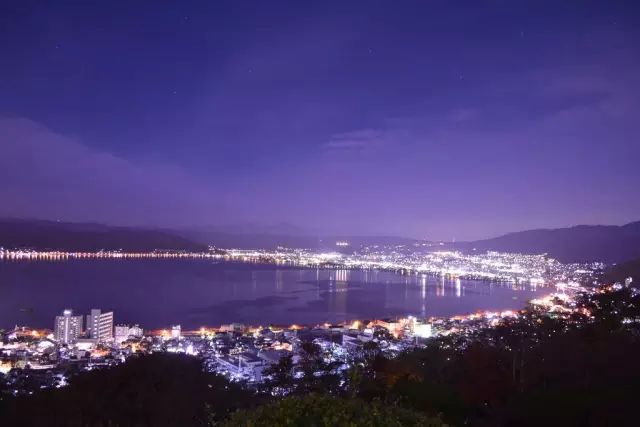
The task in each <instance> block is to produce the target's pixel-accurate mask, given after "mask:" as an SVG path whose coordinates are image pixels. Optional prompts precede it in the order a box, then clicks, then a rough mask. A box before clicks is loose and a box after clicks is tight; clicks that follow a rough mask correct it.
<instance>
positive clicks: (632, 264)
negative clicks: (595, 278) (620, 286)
mask: <svg viewBox="0 0 640 427" xmlns="http://www.w3.org/2000/svg"><path fill="white" fill-rule="evenodd" d="M627 277H631V278H633V281H634V282H633V286H636V287H638V286H640V258H636V259H633V260H631V261H627V262H623V263H621V264H616V265H614V266H611V267H609V268H608V269H607V270H605V272H604V275H603V277H602V278H603V280H604V281H605V282H620V283H622V282H624V280H625V279H626V278H627Z"/></svg>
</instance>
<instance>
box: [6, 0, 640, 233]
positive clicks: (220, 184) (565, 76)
mask: <svg viewBox="0 0 640 427" xmlns="http://www.w3.org/2000/svg"><path fill="white" fill-rule="evenodd" d="M0 4H1V5H0V53H1V56H0V216H11V217H31V218H44V219H53V220H65V221H97V222H103V223H109V224H120V225H146V226H163V227H213V226H223V227H225V226H230V227H231V226H234V227H238V226H242V225H243V224H258V225H265V226H270V225H274V224H280V223H287V224H293V225H295V226H297V227H300V228H302V229H304V230H309V231H310V232H313V233H350V234H385V235H389V234H396V235H404V236H412V237H426V238H432V239H446V240H450V239H452V238H456V239H473V238H481V237H488V236H493V235H496V234H500V233H503V232H507V231H515V230H521V229H527V228H537V227H556V226H567V225H575V224H580V223H590V224H594V223H601V224H622V223H625V222H629V221H632V220H638V219H640V167H639V164H640V141H639V135H640V6H638V5H637V2H634V1H629V2H623V1H615V2H614V1H599V2H591V1H558V0H555V1H538V0H535V1H518V0H513V1H468V2H463V1H459V2H453V1H427V0H424V1H416V2H411V1H373V0H367V1H344V0H341V1H336V2H332V1H319V2H306V1H300V0H295V1H289V2H283V1H255V2H251V1H238V0H234V1H202V2H195V1H192V2H189V1H180V2H178V1H176V2H165V1H158V0H156V1H148V2H147V1H138V0H136V1H122V2H120V1H73V2H72V1H64V2H63V1H48V2H44V1H42V2H31V1H25V0H9V1H2V2H0Z"/></svg>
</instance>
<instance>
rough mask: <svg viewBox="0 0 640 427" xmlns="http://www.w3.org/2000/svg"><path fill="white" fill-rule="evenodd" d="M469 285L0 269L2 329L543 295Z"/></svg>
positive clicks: (350, 276) (211, 267)
mask: <svg viewBox="0 0 640 427" xmlns="http://www.w3.org/2000/svg"><path fill="white" fill-rule="evenodd" d="M547 291H548V290H547V289H540V288H538V289H537V290H536V289H533V288H530V287H528V286H524V287H520V288H517V287H514V286H512V285H510V284H495V283H486V282H480V281H468V280H457V281H456V280H443V279H440V278H435V277H423V276H402V275H399V274H395V273H390V272H376V271H362V270H326V269H300V268H293V267H281V266H276V265H261V264H240V263H225V262H216V261H211V260H113V259H107V260H99V259H96V260H68V261H56V262H45V261H0V328H3V327H4V328H7V327H10V326H13V325H15V324H18V325H30V326H36V327H48V328H51V327H53V318H54V316H55V315H57V314H58V313H59V312H60V311H62V310H63V309H64V308H72V309H73V310H74V311H75V312H77V313H80V314H86V313H87V312H88V311H89V309H90V308H92V307H96V308H102V309H104V310H114V311H115V321H116V323H139V324H140V325H141V326H142V327H144V328H162V327H166V326H168V325H171V324H177V323H180V324H181V325H182V326H183V328H198V327H200V326H203V325H209V326H217V325H220V324H224V323H231V322H243V323H247V324H269V323H274V324H291V323H301V324H315V323H320V322H324V321H329V322H334V321H340V320H352V319H366V318H381V317H385V316H395V315H408V314H413V315H416V316H447V315H454V314H464V313H469V312H475V311H477V310H481V309H485V310H500V309H509V308H519V307H521V306H523V305H524V304H525V303H526V301H528V300H529V299H531V298H532V297H533V296H535V295H537V294H540V293H545V292H547Z"/></svg>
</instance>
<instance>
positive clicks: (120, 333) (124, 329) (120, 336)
mask: <svg viewBox="0 0 640 427" xmlns="http://www.w3.org/2000/svg"><path fill="white" fill-rule="evenodd" d="M129 330H130V328H129V325H116V329H115V342H116V344H122V343H123V342H125V341H126V340H128V339H129Z"/></svg>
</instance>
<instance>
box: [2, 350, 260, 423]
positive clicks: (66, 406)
mask: <svg viewBox="0 0 640 427" xmlns="http://www.w3.org/2000/svg"><path fill="white" fill-rule="evenodd" d="M249 402H256V399H255V397H254V396H253V394H251V393H249V392H246V391H244V390H242V389H240V388H239V387H238V386H236V385H234V384H231V383H229V382H228V381H227V380H226V379H225V378H223V377H220V376H217V375H214V374H209V373H206V372H203V371H202V366H201V364H200V362H199V361H198V360H197V359H195V358H192V357H188V356H180V355H172V354H153V355H149V356H144V357H140V358H135V359H133V360H130V361H128V362H127V363H125V364H123V365H120V366H117V367H114V368H110V369H105V370H99V371H93V372H88V373H85V374H83V375H79V376H77V377H75V378H74V379H73V380H72V382H71V384H70V385H69V386H68V387H64V388H61V389H55V390H46V391H43V392H40V393H36V394H34V395H33V396H23V397H18V398H15V399H13V400H12V401H10V402H7V407H6V408H5V410H4V411H3V412H4V414H3V417H2V420H3V423H2V424H3V425H8V426H9V425H16V426H17V425H20V426H25V427H26V426H32V425H33V426H35V425H37V426H44V425H46V426H107V425H109V426H197V425H206V423H207V422H209V421H210V419H209V418H208V416H210V415H211V414H213V418H214V419H218V420H219V419H223V418H225V417H226V416H227V414H228V413H229V412H231V411H233V410H235V409H236V408H238V407H241V406H243V405H247V404H248V403H249ZM258 402H259V400H258ZM206 405H208V408H209V410H208V411H207V412H205V406H206ZM34 408H37V410H34ZM0 409H2V408H0Z"/></svg>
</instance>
